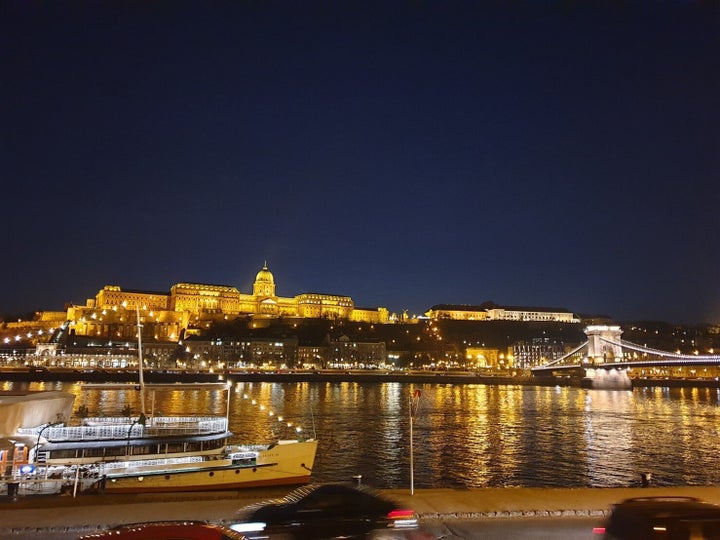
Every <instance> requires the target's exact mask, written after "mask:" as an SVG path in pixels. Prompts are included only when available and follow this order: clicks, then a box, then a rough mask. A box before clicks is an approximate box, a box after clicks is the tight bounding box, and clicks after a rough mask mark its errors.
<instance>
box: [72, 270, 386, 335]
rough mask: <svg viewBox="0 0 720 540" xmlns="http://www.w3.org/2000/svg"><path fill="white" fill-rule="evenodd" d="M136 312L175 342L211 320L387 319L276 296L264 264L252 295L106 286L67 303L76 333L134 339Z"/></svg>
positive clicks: (341, 302)
mask: <svg viewBox="0 0 720 540" xmlns="http://www.w3.org/2000/svg"><path fill="white" fill-rule="evenodd" d="M138 310H139V311H140V314H141V321H142V324H143V326H144V327H145V328H144V330H143V334H144V335H148V336H153V337H154V338H155V339H156V340H159V341H178V340H179V339H182V338H183V337H184V336H186V335H188V334H193V333H198V332H199V331H200V330H202V329H204V328H207V327H209V326H210V324H211V323H212V321H214V320H223V319H225V320H229V319H235V318H238V317H249V318H251V319H252V320H253V321H255V324H258V325H262V324H263V322H262V321H263V319H265V320H270V319H275V318H279V317H283V318H288V319H292V318H329V319H345V320H350V321H358V322H368V323H378V324H381V323H387V322H388V320H389V314H388V310H387V309H386V308H382V307H380V308H374V309H363V308H356V307H355V304H354V303H353V300H352V298H351V297H349V296H337V295H330V294H320V293H302V294H299V295H297V296H294V297H282V296H278V295H277V294H275V279H274V277H273V274H272V272H270V270H268V267H267V263H266V264H265V265H264V266H263V267H262V269H261V270H260V271H259V272H258V273H257V275H256V276H255V283H254V284H253V290H252V294H243V293H241V292H240V291H239V290H238V289H237V288H236V287H232V286H227V285H205V284H199V283H177V284H175V285H173V286H172V287H171V288H170V291H169V292H168V293H166V292H151V291H140V290H132V289H121V288H120V287H119V286H117V285H106V286H105V287H103V288H102V289H101V290H100V291H99V292H98V293H97V295H96V296H95V298H94V299H93V298H90V299H88V300H87V302H86V305H85V306H71V307H70V308H69V309H68V312H67V321H68V322H69V327H70V331H71V332H72V333H74V334H75V335H82V336H97V337H104V338H108V339H121V340H122V339H132V338H133V336H135V335H136V334H137V327H136V324H137V315H136V313H137V311H138ZM148 326H149V327H150V328H147V327H148Z"/></svg>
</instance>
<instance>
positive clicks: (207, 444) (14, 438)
mask: <svg viewBox="0 0 720 540" xmlns="http://www.w3.org/2000/svg"><path fill="white" fill-rule="evenodd" d="M87 386H92V387H94V388H97V387H98V386H99V385H87ZM102 386H103V388H105V389H108V388H112V387H114V388H123V389H127V388H133V385H102ZM218 388H225V389H226V390H227V391H228V392H229V387H228V386H227V385H225V384H223V383H215V384H207V383H205V384H172V385H147V389H148V390H150V391H153V390H155V389H172V390H178V389H181V390H185V389H188V390H198V389H209V390H216V389H218ZM74 397H75V396H74V395H73V394H68V393H63V392H30V393H25V394H13V395H5V394H1V393H0V475H1V477H2V486H0V493H3V492H4V493H7V494H9V495H13V494H16V493H17V494H33V493H37V494H50V493H63V492H68V493H72V494H73V495H75V494H77V493H82V492H101V493H102V492H107V493H141V492H166V491H207V490H220V489H239V488H245V487H257V486H275V485H294V484H303V483H307V482H309V481H310V475H311V473H312V469H313V464H314V461H315V453H316V450H317V441H316V440H314V439H309V440H279V441H277V442H275V443H274V444H270V445H249V446H232V445H228V440H229V439H230V437H231V436H232V435H233V434H232V433H231V432H230V431H229V429H228V415H227V414H226V415H225V416H224V417H223V416H183V417H167V416H157V417H155V416H152V415H149V416H147V417H145V415H144V414H141V415H140V416H138V418H135V419H132V418H128V417H96V418H83V419H82V420H81V421H79V422H78V423H77V425H70V424H65V423H59V422H54V420H57V419H60V418H69V417H70V412H71V411H72V405H73V400H74ZM228 397H229V396H228Z"/></svg>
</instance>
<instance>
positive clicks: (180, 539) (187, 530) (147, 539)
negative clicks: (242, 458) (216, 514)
mask: <svg viewBox="0 0 720 540" xmlns="http://www.w3.org/2000/svg"><path fill="white" fill-rule="evenodd" d="M104 538H112V539H113V540H245V537H244V536H243V535H242V534H240V533H239V532H237V531H233V530H232V529H229V528H228V527H223V526H221V525H212V524H210V523H205V522H200V521H151V522H147V523H133V524H130V525H120V526H117V527H112V528H111V529H107V530H105V531H102V532H99V533H95V534H88V535H85V536H81V537H80V540H91V539H92V540H97V539H104Z"/></svg>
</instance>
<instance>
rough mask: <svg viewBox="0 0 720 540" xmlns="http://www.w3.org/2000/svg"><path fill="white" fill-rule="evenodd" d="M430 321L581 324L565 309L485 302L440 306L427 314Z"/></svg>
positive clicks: (432, 308)
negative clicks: (500, 304) (477, 304)
mask: <svg viewBox="0 0 720 540" xmlns="http://www.w3.org/2000/svg"><path fill="white" fill-rule="evenodd" d="M425 315H426V316H427V317H429V318H430V319H451V320H455V321H541V322H561V323H579V322H580V319H579V318H578V317H576V316H575V315H574V314H573V313H572V312H571V311H568V310H567V309H563V308H543V307H517V306H499V305H497V304H495V303H493V302H485V303H483V304H480V305H479V306H472V305H464V304H463V305H458V304H438V305H435V306H433V307H431V308H430V310H429V311H428V312H427V313H426V314H425Z"/></svg>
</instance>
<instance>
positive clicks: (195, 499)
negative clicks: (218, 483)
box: [0, 486, 720, 539]
mask: <svg viewBox="0 0 720 540" xmlns="http://www.w3.org/2000/svg"><path fill="white" fill-rule="evenodd" d="M288 491H289V490H288V489H280V488H276V489H264V490H247V491H240V492H217V493H195V494H153V495H123V496H117V495H83V496H78V497H76V498H72V497H70V496H54V497H20V498H19V499H18V500H17V501H15V502H12V501H9V500H8V499H7V498H3V499H2V500H0V538H1V539H5V538H15V537H18V536H22V535H25V534H37V533H42V532H46V533H52V532H63V533H66V532H77V533H78V534H84V533H90V532H92V531H96V530H98V529H103V528H107V527H110V526H113V525H120V524H123V523H137V522H142V521H153V520H176V519H182V520H206V521H213V522H229V521H232V519H233V515H234V513H235V511H236V510H237V509H239V508H241V507H243V506H245V505H248V504H252V503H255V502H258V501H263V500H266V499H269V498H273V497H279V496H282V495H284V494H285V493H287V492H288ZM379 492H380V493H381V494H383V495H384V496H386V497H388V498H390V499H392V500H394V501H396V502H397V503H398V504H400V505H401V506H402V507H405V508H412V509H414V510H415V511H417V512H418V513H419V514H420V518H421V520H431V519H442V520H450V519H487V518H520V517H544V516H548V517H552V516H554V517H557V516H568V517H573V516H584V517H592V516H597V517H598V518H601V517H602V516H603V515H605V514H606V513H607V512H608V510H609V509H610V508H611V506H612V504H613V503H615V502H619V501H621V500H623V499H627V498H631V497H650V496H672V497H680V496H682V497H697V498H700V499H703V500H706V501H709V502H713V503H716V504H720V487H715V486H688V487H671V488H663V487H648V488H587V489H585V488H483V489H471V490H462V489H418V490H415V493H414V494H412V495H411V494H410V490H409V489H392V490H380V491H379Z"/></svg>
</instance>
